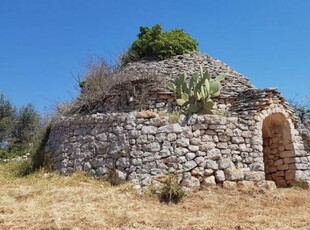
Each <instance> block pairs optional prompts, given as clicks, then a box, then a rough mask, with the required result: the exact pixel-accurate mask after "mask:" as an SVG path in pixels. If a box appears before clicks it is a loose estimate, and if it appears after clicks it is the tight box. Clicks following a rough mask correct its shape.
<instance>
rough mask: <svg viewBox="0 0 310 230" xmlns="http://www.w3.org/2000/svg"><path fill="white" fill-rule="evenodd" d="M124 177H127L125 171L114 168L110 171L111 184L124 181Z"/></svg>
mask: <svg viewBox="0 0 310 230" xmlns="http://www.w3.org/2000/svg"><path fill="white" fill-rule="evenodd" d="M126 179H127V173H125V172H123V171H121V170H118V169H116V170H114V171H113V172H112V173H111V177H110V180H111V181H110V182H111V183H112V184H115V185H119V184H122V183H124V182H125V181H126Z"/></svg>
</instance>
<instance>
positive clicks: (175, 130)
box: [157, 123, 182, 134]
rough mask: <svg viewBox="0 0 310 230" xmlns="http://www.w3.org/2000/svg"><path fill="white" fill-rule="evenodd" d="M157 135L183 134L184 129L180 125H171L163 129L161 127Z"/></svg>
mask: <svg viewBox="0 0 310 230" xmlns="http://www.w3.org/2000/svg"><path fill="white" fill-rule="evenodd" d="M157 133H176V134H179V133H182V127H181V126H180V124H178V123H177V124H169V125H165V126H162V127H159V128H158V130H157Z"/></svg>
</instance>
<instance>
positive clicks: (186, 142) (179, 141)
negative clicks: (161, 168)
mask: <svg viewBox="0 0 310 230" xmlns="http://www.w3.org/2000/svg"><path fill="white" fill-rule="evenodd" d="M176 144H177V146H178V147H184V148H185V147H187V146H189V139H188V138H184V137H181V138H180V139H177V141H176Z"/></svg>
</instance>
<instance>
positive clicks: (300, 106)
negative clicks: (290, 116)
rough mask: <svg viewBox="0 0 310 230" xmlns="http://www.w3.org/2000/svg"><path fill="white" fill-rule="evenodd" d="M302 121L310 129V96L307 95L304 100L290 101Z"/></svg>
mask: <svg viewBox="0 0 310 230" xmlns="http://www.w3.org/2000/svg"><path fill="white" fill-rule="evenodd" d="M290 103H291V105H292V107H293V108H294V110H295V113H296V115H297V116H298V118H299V120H300V121H301V123H302V124H303V125H304V126H305V127H306V128H309V129H310V97H306V98H305V99H304V100H302V101H295V100H291V101H290Z"/></svg>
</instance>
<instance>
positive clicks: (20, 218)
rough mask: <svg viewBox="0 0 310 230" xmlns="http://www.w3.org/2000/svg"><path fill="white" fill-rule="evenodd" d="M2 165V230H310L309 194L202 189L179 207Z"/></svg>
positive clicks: (127, 190)
mask: <svg viewBox="0 0 310 230" xmlns="http://www.w3.org/2000/svg"><path fill="white" fill-rule="evenodd" d="M12 168H14V167H13V165H12V164H7V165H0V184H1V189H0V229H309V226H310V205H309V204H310V191H306V190H301V189H297V188H291V189H277V190H276V191H264V192H258V191H227V190H223V189H210V190H203V191H199V192H197V193H194V194H191V195H188V196H187V197H185V198H184V199H183V201H181V202H180V203H179V204H178V205H174V204H173V205H166V204H162V203H160V202H159V201H158V199H157V197H155V196H141V195H139V194H137V193H136V192H135V191H134V190H133V189H132V188H131V187H130V185H122V186H116V187H113V186H110V185H109V184H107V183H104V182H100V181H96V180H92V179H89V178H87V177H85V176H84V175H82V174H80V173H79V174H75V175H74V176H72V177H61V176H59V175H57V174H54V173H44V172H39V173H36V174H34V175H31V176H28V177H23V178H18V177H15V176H13V174H12V172H13V170H12Z"/></svg>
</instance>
